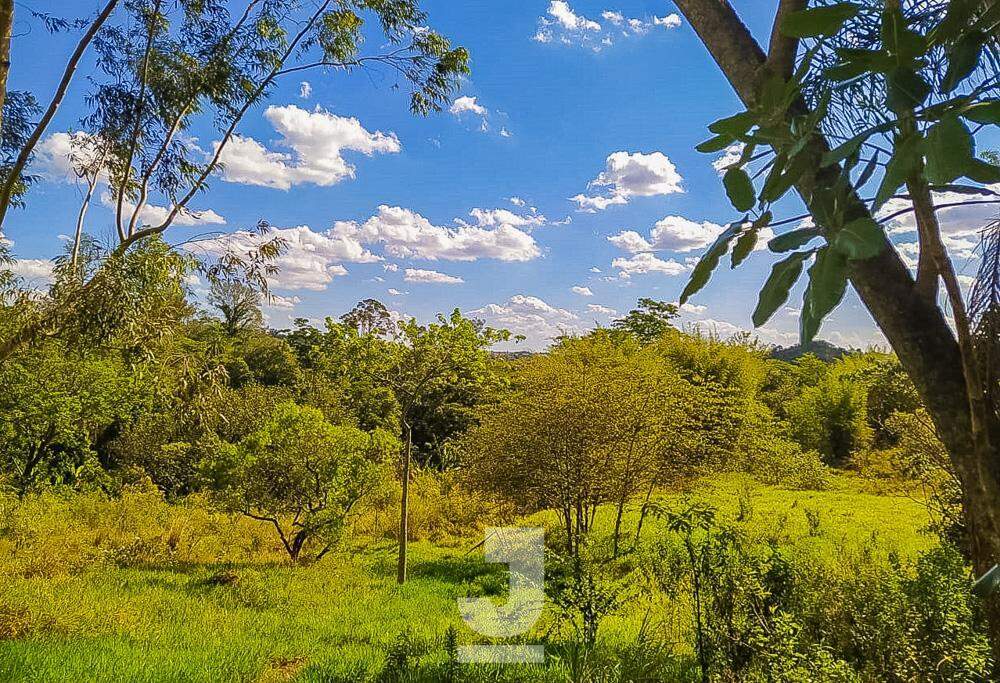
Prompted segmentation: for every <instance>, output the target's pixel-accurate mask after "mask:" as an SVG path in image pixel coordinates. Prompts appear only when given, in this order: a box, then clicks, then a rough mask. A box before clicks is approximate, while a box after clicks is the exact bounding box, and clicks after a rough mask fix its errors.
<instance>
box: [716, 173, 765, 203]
mask: <svg viewBox="0 0 1000 683" xmlns="http://www.w3.org/2000/svg"><path fill="white" fill-rule="evenodd" d="M722 184H723V185H725V186H726V194H727V195H728V196H729V201H730V202H732V204H733V206H734V207H736V210H737V211H749V210H750V209H752V208H753V205H754V203H755V202H756V201H757V196H756V193H755V192H754V190H753V183H751V182H750V176H748V175H747V172H746V171H744V170H743V169H742V168H731V169H729V170H728V171H726V174H725V175H724V176H722Z"/></svg>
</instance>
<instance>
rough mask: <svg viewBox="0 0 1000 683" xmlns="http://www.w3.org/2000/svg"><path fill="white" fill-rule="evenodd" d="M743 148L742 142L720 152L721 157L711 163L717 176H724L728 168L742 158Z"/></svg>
mask: <svg viewBox="0 0 1000 683" xmlns="http://www.w3.org/2000/svg"><path fill="white" fill-rule="evenodd" d="M744 147H745V145H744V144H743V143H742V142H737V143H735V144H732V145H729V147H726V148H725V149H724V150H723V151H722V156H720V157H719V158H718V159H716V160H715V161H713V162H712V168H714V169H715V170H716V172H717V173H718V174H719V175H724V174H725V172H726V171H727V170H728V168H729V167H730V166H732V165H733V164H735V163H736V162H737V161H739V160H740V158H742V156H743V148H744Z"/></svg>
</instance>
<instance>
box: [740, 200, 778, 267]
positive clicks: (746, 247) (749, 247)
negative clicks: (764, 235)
mask: <svg viewBox="0 0 1000 683" xmlns="http://www.w3.org/2000/svg"><path fill="white" fill-rule="evenodd" d="M773 217H774V215H773V214H772V213H771V212H770V211H765V212H764V213H762V214H761V216H760V218H758V219H757V220H755V221H754V222H753V225H751V226H750V229H749V230H747V231H746V232H744V233H743V234H742V235H740V238H739V239H738V240H736V246H735V247H733V253H732V262H731V263H732V265H731V267H732V268H736V267H737V266H738V265H740V264H741V263H743V262H744V261H745V260H746V258H747V256H749V255H750V253H751V252H753V250H754V247H756V246H757V238H758V237H759V236H760V230H761V228H764V227H767V226H768V225H770V223H771V219H772V218H773Z"/></svg>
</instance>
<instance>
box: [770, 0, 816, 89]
mask: <svg viewBox="0 0 1000 683" xmlns="http://www.w3.org/2000/svg"><path fill="white" fill-rule="evenodd" d="M808 4H809V1H808V0H780V1H779V2H778V10H777V12H776V13H775V15H774V26H773V27H772V28H771V42H770V45H768V49H767V66H768V68H769V69H770V70H771V73H774V74H778V75H779V76H781V77H782V78H784V79H785V80H787V79H789V78H791V77H792V74H793V73H794V71H795V55H796V53H797V52H798V50H799V39H798V38H791V37H789V36H786V35H784V34H783V33H782V32H781V24H782V23H784V21H785V17H787V16H788V15H789V14H791V13H792V12H798V11H801V10H804V9H805V8H806V6H807V5H808Z"/></svg>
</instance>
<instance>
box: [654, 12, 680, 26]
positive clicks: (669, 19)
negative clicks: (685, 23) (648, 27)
mask: <svg viewBox="0 0 1000 683" xmlns="http://www.w3.org/2000/svg"><path fill="white" fill-rule="evenodd" d="M653 25H654V26H663V27H664V28H677V27H678V26H680V25H681V18H680V16H678V15H677V14H668V15H667V16H665V17H653Z"/></svg>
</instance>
